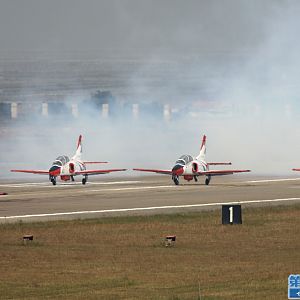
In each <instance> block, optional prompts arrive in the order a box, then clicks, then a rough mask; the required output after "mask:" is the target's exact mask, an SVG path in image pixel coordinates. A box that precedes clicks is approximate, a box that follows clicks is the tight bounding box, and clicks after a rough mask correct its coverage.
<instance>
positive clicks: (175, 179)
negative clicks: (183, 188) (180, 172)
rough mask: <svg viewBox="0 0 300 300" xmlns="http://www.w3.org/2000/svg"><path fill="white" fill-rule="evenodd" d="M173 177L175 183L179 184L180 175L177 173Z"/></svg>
mask: <svg viewBox="0 0 300 300" xmlns="http://www.w3.org/2000/svg"><path fill="white" fill-rule="evenodd" d="M172 179H173V181H174V183H175V185H179V177H178V176H177V175H173V176H172Z"/></svg>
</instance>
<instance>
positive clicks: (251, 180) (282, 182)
mask: <svg viewBox="0 0 300 300" xmlns="http://www.w3.org/2000/svg"><path fill="white" fill-rule="evenodd" d="M100 180H101V181H100ZM78 181H79V180H78ZM0 192H6V193H7V194H8V195H5V196H0V222H1V223H3V222H16V221H20V220H22V221H41V220H42V221H46V220H54V219H70V218H91V217H93V218H94V217H100V216H116V215H128V214H130V215H136V214H157V213H175V212H184V211H195V210H201V209H214V208H218V207H220V206H221V205H222V204H223V203H241V204H243V206H248V205H275V204H276V205H278V204H282V203H300V178H295V177H291V178H286V177H255V176H249V175H246V176H245V175H242V176H221V177H214V178H213V179H212V181H211V184H210V185H209V186H206V185H204V178H199V182H197V183H196V182H186V181H184V180H181V185H179V186H175V185H174V184H173V182H172V181H171V178H170V177H169V176H150V177H144V176H142V177H127V178H125V179H124V178H122V179H121V178H118V179H116V178H108V177H106V178H105V179H103V177H97V178H95V179H94V181H91V182H88V183H87V184H86V185H85V186H84V185H82V184H81V182H75V183H72V182H68V183H62V182H59V183H58V185H56V186H52V184H51V183H50V182H48V181H32V182H29V181H27V182H12V181H9V182H1V183H0Z"/></svg>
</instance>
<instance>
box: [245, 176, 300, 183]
mask: <svg viewBox="0 0 300 300" xmlns="http://www.w3.org/2000/svg"><path fill="white" fill-rule="evenodd" d="M297 180H300V178H299V177H298V178H278V179H262V180H249V181H245V182H244V183H264V182H282V181H297Z"/></svg>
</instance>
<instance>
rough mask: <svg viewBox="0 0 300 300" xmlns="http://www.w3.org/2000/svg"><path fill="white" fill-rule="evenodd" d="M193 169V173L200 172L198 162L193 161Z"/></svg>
mask: <svg viewBox="0 0 300 300" xmlns="http://www.w3.org/2000/svg"><path fill="white" fill-rule="evenodd" d="M192 171H193V173H197V172H198V164H197V163H193V164H192Z"/></svg>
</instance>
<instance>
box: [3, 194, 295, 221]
mask: <svg viewBox="0 0 300 300" xmlns="http://www.w3.org/2000/svg"><path fill="white" fill-rule="evenodd" d="M299 200H300V198H282V199H264V200H246V201H233V202H213V203H201V204H185V205H168V206H150V207H134V208H116V209H103V210H84V211H72V212H58V213H44V214H32V215H20V216H5V217H0V220H9V219H25V218H42V217H55V216H56V217H57V216H68V215H83V214H97V213H115V212H130V211H149V210H164V209H171V208H193V207H209V206H220V205H225V204H255V203H270V202H286V201H299Z"/></svg>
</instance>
